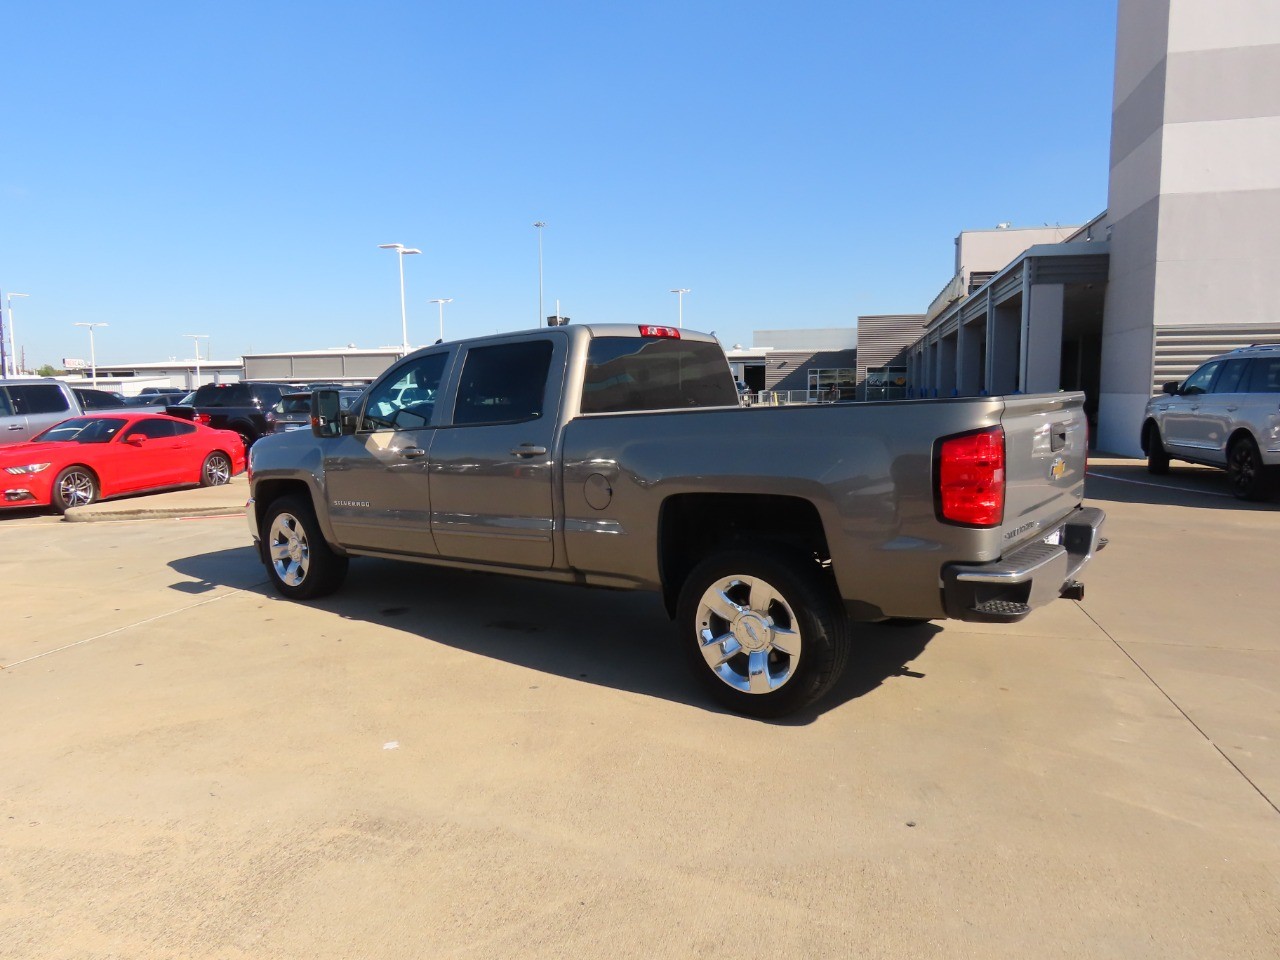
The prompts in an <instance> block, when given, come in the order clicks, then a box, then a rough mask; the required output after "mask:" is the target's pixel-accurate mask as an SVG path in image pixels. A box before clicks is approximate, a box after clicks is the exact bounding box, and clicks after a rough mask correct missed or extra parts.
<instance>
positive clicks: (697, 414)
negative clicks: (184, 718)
mask: <svg viewBox="0 0 1280 960" xmlns="http://www.w3.org/2000/svg"><path fill="white" fill-rule="evenodd" d="M1082 404H1083V395H1082V394H1079V393H1057V394H1049V395H1042V396H1017V397H975V398H965V399H954V400H907V401H887V402H876V403H863V404H815V405H796V406H785V407H754V408H749V409H743V408H741V407H740V406H739V405H738V398H737V390H736V389H735V386H734V382H733V378H732V375H731V374H730V371H729V366H728V361H727V360H726V358H725V356H724V353H723V352H722V350H721V349H720V346H719V344H718V342H717V341H716V340H714V339H713V338H711V337H708V336H705V335H702V334H697V333H692V332H690V331H687V330H677V329H673V328H670V327H651V326H622V325H600V326H578V327H557V328H554V329H548V330H531V331H528V332H524V333H516V334H510V335H504V336H495V337H486V338H483V339H476V340H469V341H462V342H458V343H445V344H438V345H436V346H434V347H428V348H426V349H424V350H420V351H418V352H416V353H413V354H410V355H409V356H407V357H405V358H403V359H402V360H400V361H399V362H397V363H396V364H395V365H394V366H392V367H391V368H390V369H389V370H388V371H387V372H386V373H385V374H383V376H382V377H381V378H380V379H379V380H377V381H376V382H374V383H373V384H372V385H371V386H370V387H369V388H368V390H366V392H365V393H364V395H363V397H361V398H360V400H359V401H358V402H357V403H356V404H355V405H353V406H352V407H351V409H350V410H348V411H343V410H342V409H341V408H340V405H339V397H338V393H337V392H336V391H327V390H319V391H317V392H316V393H315V394H314V397H313V401H312V421H311V430H309V431H303V430H297V431H293V432H291V433H285V434H279V435H275V436H270V437H264V438H263V439H262V440H260V441H259V442H258V443H256V444H255V445H254V446H253V449H252V450H251V451H250V483H251V499H250V500H249V502H248V504H247V513H248V520H249V528H250V531H251V533H252V535H253V539H254V542H255V544H256V546H257V548H258V551H259V554H260V557H261V559H262V562H263V563H264V564H265V565H266V568H267V571H268V573H269V576H270V580H271V583H272V584H273V586H274V587H275V589H276V590H277V591H279V592H280V593H281V594H282V595H284V596H285V597H289V598H293V599H299V600H303V599H309V598H312V597H318V596H321V595H324V594H327V593H331V592H332V591H334V590H336V589H337V588H338V587H339V586H340V585H341V583H342V580H343V577H344V576H345V574H346V569H347V561H348V558H350V557H359V556H376V557H384V558H394V559H402V560H411V561H417V562H421V563H427V564H442V565H446V566H452V567H463V568H470V569H475V570H486V571H497V572H503V573H509V574H514V575H518V576H524V577H535V578H541V579H545V580H555V581H560V582H565V583H574V584H581V585H584V586H598V587H611V588H615V589H616V588H624V589H639V590H654V591H659V592H660V593H661V594H662V597H663V598H664V600H665V602H666V607H667V610H668V612H669V613H670V614H671V616H672V617H673V618H674V619H675V620H676V622H677V629H678V639H679V642H680V643H681V645H682V646H683V648H684V651H685V653H686V655H687V657H688V660H689V662H690V664H691V665H692V667H693V669H694V672H695V673H696V675H697V676H698V677H699V678H701V680H702V681H703V683H704V684H705V685H706V688H707V689H708V691H709V692H710V693H711V694H712V695H713V696H715V697H716V698H717V699H719V700H720V701H721V702H722V703H723V704H725V705H726V706H728V707H730V708H731V709H733V710H737V711H740V712H743V713H748V714H753V715H756V716H780V715H783V714H785V713H788V712H790V711H793V710H795V709H797V708H799V707H802V706H804V705H805V704H808V703H811V702H813V701H814V700H816V699H817V698H819V697H820V696H822V694H823V693H825V692H826V691H827V690H829V689H830V688H831V686H832V685H833V684H834V683H835V682H836V680H837V679H838V678H839V676H840V674H841V672H842V670H843V669H844V667H845V664H846V662H847V661H848V658H849V656H850V650H851V646H852V633H853V628H852V624H854V623H856V622H859V621H863V622H865V621H880V620H887V619H899V620H933V619H944V618H955V619H961V620H976V621H985V622H1011V621H1016V620H1020V619H1022V618H1023V617H1025V616H1026V615H1027V614H1028V613H1030V612H1031V610H1032V609H1034V608H1035V607H1037V606H1040V605H1042V604H1045V603H1047V602H1049V601H1050V600H1053V599H1055V598H1058V597H1060V596H1061V597H1068V598H1076V599H1078V598H1079V597H1080V596H1082V594H1083V587H1082V586H1081V584H1080V583H1079V582H1078V581H1077V580H1076V576H1077V575H1078V573H1079V571H1080V569H1081V568H1082V567H1083V566H1084V565H1085V564H1086V563H1087V562H1088V561H1089V559H1090V558H1091V557H1092V555H1093V554H1094V552H1095V551H1096V550H1097V549H1099V547H1100V546H1101V545H1102V544H1103V543H1104V542H1105V541H1103V540H1102V538H1101V530H1102V526H1103V521H1104V519H1105V516H1104V514H1103V513H1102V511H1101V510H1097V509H1093V508H1085V507H1082V506H1081V500H1082V498H1083V493H1084V475H1085V455H1086V445H1087V427H1086V424H1085V418H1084V413H1083V409H1082Z"/></svg>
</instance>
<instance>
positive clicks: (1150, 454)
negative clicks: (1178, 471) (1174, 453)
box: [1147, 423, 1169, 477]
mask: <svg viewBox="0 0 1280 960" xmlns="http://www.w3.org/2000/svg"><path fill="white" fill-rule="evenodd" d="M1168 472H1169V451H1168V450H1166V449H1165V448H1164V441H1162V440H1161V439H1160V428H1159V427H1157V426H1156V425H1155V424H1154V423H1153V424H1152V425H1151V429H1150V432H1149V433H1148V434H1147V473H1151V474H1154V475H1155V476H1157V477H1163V476H1164V475H1165V474H1167V473H1168Z"/></svg>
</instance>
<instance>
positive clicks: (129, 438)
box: [0, 412, 245, 513]
mask: <svg viewBox="0 0 1280 960" xmlns="http://www.w3.org/2000/svg"><path fill="white" fill-rule="evenodd" d="M244 466H245V453H244V448H243V446H242V445H241V443H240V438H239V436H237V435H236V434H235V433H233V432H231V431H229V430H213V429H210V428H209V427H205V426H202V425H200V424H196V423H190V422H188V421H185V420H179V419H176V418H174V417H169V416H165V415H163V414H155V413H129V412H123V413H119V414H93V415H86V416H79V417H73V418H71V419H69V420H64V421H63V422H61V423H59V424H56V425H55V426H52V427H50V428H48V429H47V430H45V431H44V432H42V433H40V434H39V435H38V436H36V437H35V438H34V439H32V440H30V441H28V442H26V443H18V444H13V445H12V446H8V447H5V448H4V449H3V450H0V507H34V506H51V507H53V508H54V509H55V510H57V511H58V512H59V513H62V512H64V511H66V509H67V508H68V507H76V506H84V505H85V504H90V503H93V502H95V501H97V500H104V499H107V498H109V497H117V496H122V495H124V494H128V493H141V492H143V491H146V490H158V489H162V488H165V487H176V486H183V485H192V484H200V485H201V486H206V487H210V486H218V485H220V484H224V483H227V482H228V481H229V480H230V479H231V477H232V476H233V475H235V474H237V473H239V472H240V471H242V470H243V469H244Z"/></svg>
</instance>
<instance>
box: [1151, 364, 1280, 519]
mask: <svg viewBox="0 0 1280 960" xmlns="http://www.w3.org/2000/svg"><path fill="white" fill-rule="evenodd" d="M1142 450H1143V452H1144V453H1145V454H1146V455H1147V469H1148V470H1149V471H1150V472H1151V473H1168V472H1169V461H1170V460H1187V461H1189V462H1191V463H1205V464H1209V465H1210V466H1214V467H1225V468H1226V470H1227V475H1228V477H1230V480H1231V489H1232V491H1233V492H1234V493H1235V495H1236V496H1237V497H1240V498H1241V499H1244V500H1264V499H1266V498H1267V497H1268V496H1270V494H1271V493H1272V491H1273V490H1274V488H1275V486H1276V480H1277V475H1278V474H1280V346H1252V347H1241V348H1240V349H1239V350H1233V351H1232V352H1231V353H1224V354H1223V355H1222V356H1220V357H1214V358H1213V359H1211V360H1208V361H1206V362H1205V363H1204V364H1202V365H1201V366H1200V367H1199V369H1197V370H1196V372H1195V373H1193V374H1191V376H1189V377H1187V379H1186V380H1184V381H1183V382H1182V383H1178V382H1177V381H1176V380H1174V381H1171V382H1169V383H1166V384H1165V385H1164V393H1163V394H1162V395H1160V396H1156V397H1152V398H1151V399H1150V400H1148V401H1147V412H1146V416H1145V417H1144V418H1143V422H1142Z"/></svg>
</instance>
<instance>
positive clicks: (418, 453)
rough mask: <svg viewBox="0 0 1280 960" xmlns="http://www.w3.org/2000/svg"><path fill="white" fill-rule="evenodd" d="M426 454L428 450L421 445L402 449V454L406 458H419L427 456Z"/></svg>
mask: <svg viewBox="0 0 1280 960" xmlns="http://www.w3.org/2000/svg"><path fill="white" fill-rule="evenodd" d="M426 455H427V451H425V450H423V449H422V448H421V447H405V448H404V449H403V450H401V451H400V456H402V457H404V458H405V459H406V460H417V459H418V458H419V457H425V456H426Z"/></svg>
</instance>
